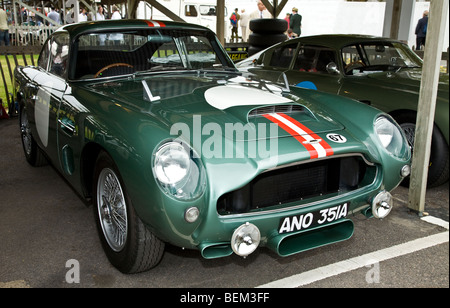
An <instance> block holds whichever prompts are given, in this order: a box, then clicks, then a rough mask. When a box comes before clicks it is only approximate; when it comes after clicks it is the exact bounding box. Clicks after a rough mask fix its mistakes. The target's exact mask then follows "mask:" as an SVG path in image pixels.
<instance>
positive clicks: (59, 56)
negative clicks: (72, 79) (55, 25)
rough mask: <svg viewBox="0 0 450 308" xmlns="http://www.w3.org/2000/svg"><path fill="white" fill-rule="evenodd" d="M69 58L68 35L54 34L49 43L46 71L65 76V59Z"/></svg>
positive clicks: (66, 62)
mask: <svg viewBox="0 0 450 308" xmlns="http://www.w3.org/2000/svg"><path fill="white" fill-rule="evenodd" d="M68 58H69V35H68V34H67V33H61V34H57V35H54V36H53V38H52V40H51V44H50V53H49V59H50V61H49V65H48V71H49V72H50V73H52V74H54V75H56V76H59V77H61V78H64V79H65V78H66V76H67V64H68V61H67V59H68Z"/></svg>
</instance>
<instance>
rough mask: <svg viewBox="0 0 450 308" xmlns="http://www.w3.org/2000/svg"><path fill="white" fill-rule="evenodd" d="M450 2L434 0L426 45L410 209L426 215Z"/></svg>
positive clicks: (410, 190)
mask: <svg viewBox="0 0 450 308" xmlns="http://www.w3.org/2000/svg"><path fill="white" fill-rule="evenodd" d="M447 10H448V0H432V1H431V4H430V14H429V20H428V30H427V42H426V44H425V54H424V65H423V70H422V82H421V85H420V94H419V106H418V114H417V122H416V133H415V139H414V155H413V164H412V170H411V181H410V187H409V200H408V207H409V208H410V209H411V210H413V211H416V212H418V213H419V215H423V212H424V210H425V193H426V188H427V177H428V164H429V160H430V148H431V135H432V133H433V122H434V114H435V109H436V97H437V88H438V81H439V73H440V68H439V67H440V61H441V57H442V47H443V37H444V34H445V24H446V19H447Z"/></svg>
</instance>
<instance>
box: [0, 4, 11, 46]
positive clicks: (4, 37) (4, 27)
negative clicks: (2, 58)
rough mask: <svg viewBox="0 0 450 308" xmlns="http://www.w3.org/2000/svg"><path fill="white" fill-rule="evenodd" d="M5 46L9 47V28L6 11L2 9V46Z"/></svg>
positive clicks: (0, 19)
mask: <svg viewBox="0 0 450 308" xmlns="http://www.w3.org/2000/svg"><path fill="white" fill-rule="evenodd" d="M3 43H4V44H5V46H9V27H8V16H7V15H6V12H5V10H4V9H3V8H2V7H0V46H1V45H3Z"/></svg>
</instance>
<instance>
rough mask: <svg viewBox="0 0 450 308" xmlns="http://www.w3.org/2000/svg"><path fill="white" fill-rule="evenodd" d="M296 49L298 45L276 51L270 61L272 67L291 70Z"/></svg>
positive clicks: (287, 46) (293, 44) (283, 47)
mask: <svg viewBox="0 0 450 308" xmlns="http://www.w3.org/2000/svg"><path fill="white" fill-rule="evenodd" d="M296 48H297V43H292V44H287V45H283V46H281V47H278V48H277V49H275V50H274V51H273V54H272V59H271V60H270V66H273V67H280V68H289V66H290V64H291V62H292V58H293V57H294V53H295V49H296Z"/></svg>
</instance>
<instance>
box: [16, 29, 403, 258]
mask: <svg viewBox="0 0 450 308" xmlns="http://www.w3.org/2000/svg"><path fill="white" fill-rule="evenodd" d="M149 27H150V24H149V22H148V21H120V22H117V23H114V22H107V23H92V24H87V23H84V24H77V25H72V26H67V27H63V28H62V29H61V30H59V31H57V33H63V32H67V33H69V35H70V38H71V41H70V42H71V45H70V49H69V50H70V52H72V51H73V50H74V49H73V48H74V47H72V46H73V44H74V41H75V38H76V37H77V36H80V35H83V34H85V33H91V32H92V33H98V32H100V31H103V30H104V29H108V31H113V30H115V29H122V30H123V31H124V33H125V32H126V31H128V30H135V29H145V30H147V29H148V28H149ZM164 28H165V29H175V30H178V29H182V30H183V31H191V30H192V31H197V32H198V31H200V32H204V33H207V34H208V35H212V32H211V31H209V30H207V29H204V28H202V27H198V26H195V25H186V24H179V23H169V22H165V24H164ZM216 52H217V53H223V55H222V56H223V57H226V58H227V59H228V60H227V61H229V63H231V60H229V58H228V56H227V55H226V53H225V52H224V51H223V49H222V47H220V48H219V49H218V50H216ZM70 59H71V58H70V57H69V60H70ZM69 63H70V64H69V65H77V62H74V61H72V62H69ZM69 71H70V68H69ZM42 74H43V76H44V75H45V76H48V72H45V70H43V69H42V68H37V67H22V68H18V69H17V70H16V72H15V83H16V93H15V96H16V97H17V98H18V99H19V100H20V101H21V107H22V108H23V110H24V112H25V114H26V116H27V118H28V120H29V122H30V124H31V125H30V126H31V135H32V136H33V138H34V139H35V141H36V143H37V145H38V147H39V148H40V149H41V150H42V151H43V152H45V154H46V156H47V157H48V158H49V159H50V161H51V163H52V164H53V165H54V166H55V167H56V168H57V169H58V170H59V171H60V172H61V174H62V175H63V176H64V178H65V179H67V181H68V182H69V183H70V184H71V185H72V186H73V187H74V189H75V190H76V191H77V192H78V193H79V194H80V195H81V196H82V197H83V198H86V199H91V198H93V196H92V194H93V189H92V187H93V186H95V183H93V181H94V180H93V174H94V170H95V165H96V161H97V156H98V155H99V153H100V152H101V151H104V152H106V153H108V155H110V156H111V158H112V160H113V161H114V164H115V166H116V167H117V169H118V171H119V173H120V177H121V179H122V181H123V183H124V185H125V187H126V191H127V193H128V195H129V197H130V199H131V202H132V206H133V208H134V210H135V211H136V213H137V215H138V217H139V218H140V220H141V221H142V222H143V223H144V224H145V226H146V227H147V228H148V230H149V231H150V232H152V233H153V234H154V235H156V236H157V237H158V238H159V239H160V240H162V241H164V242H168V243H171V244H173V245H176V246H179V247H186V248H192V249H198V250H200V251H201V253H202V255H203V256H204V257H205V258H216V257H222V256H227V255H230V254H231V253H233V249H232V247H231V246H232V245H231V241H232V236H233V233H234V232H235V230H236V229H237V228H238V227H239V226H242V225H245V224H246V223H250V224H253V225H255V226H257V228H258V229H259V232H260V246H267V247H269V248H271V249H273V250H275V251H277V252H278V253H279V254H280V255H290V254H292V253H297V252H300V251H303V250H307V249H311V248H314V247H318V246H322V245H326V244H329V243H333V242H337V241H341V240H345V239H347V238H349V237H350V236H351V235H352V234H353V224H352V222H351V220H349V219H348V218H347V217H344V216H349V215H350V214H352V213H354V214H356V213H364V214H365V215H367V216H371V213H370V212H371V202H372V200H373V199H374V198H375V197H376V196H377V195H378V194H379V193H380V192H383V191H391V190H392V189H394V188H395V187H396V186H397V185H398V184H399V183H400V182H401V181H402V179H403V177H402V175H401V170H402V168H404V166H408V165H409V163H410V158H411V157H410V156H411V154H410V151H409V147H408V146H407V143H406V140H405V138H404V136H403V135H402V134H401V133H400V135H401V138H400V141H399V142H400V145H399V147H400V152H398V153H397V155H393V154H392V153H389V152H388V151H387V150H386V149H385V148H384V147H383V146H382V145H381V144H380V139H379V136H378V135H377V133H376V132H375V129H374V123H375V121H376V120H377V119H378V118H379V117H380V116H381V117H386V118H387V119H390V117H389V116H388V115H386V114H384V113H383V112H380V111H379V110H377V109H375V108H371V107H369V106H365V105H363V104H360V103H358V102H356V101H353V100H349V99H346V98H343V97H340V96H336V95H332V94H326V93H320V92H315V91H309V90H304V89H300V88H297V87H291V88H290V90H289V91H287V90H288V89H283V91H284V92H282V91H280V92H276V91H274V90H273V89H274V88H271V87H278V86H274V85H272V86H269V85H267V84H266V83H265V82H261V81H248V80H246V79H245V78H244V77H242V76H240V73H238V72H237V70H236V69H235V68H234V67H232V69H231V70H228V71H226V70H224V71H221V70H219V71H201V70H183V71H179V72H177V71H171V70H170V71H166V72H157V73H148V74H139V75H138V74H131V75H130V74H128V75H124V76H115V77H106V78H98V79H96V78H93V79H87V80H70V78H68V79H67V80H63V79H55V80H58V81H53V82H50V83H49V82H48V80H47V82H46V81H45V80H42V79H45V78H44V77H42V76H41V77H39V75H42ZM46 87H49V88H51V89H48V91H49V93H47V96H45V95H44V97H47V99H44V100H45V102H44V103H45V105H46V106H47V107H46V108H48V110H47V109H46V110H45V111H46V112H48V119H50V120H49V121H48V124H47V128H45V129H48V135H47V137H48V138H44V139H47V140H45V141H43V140H42V139H43V138H42V129H43V128H42V127H41V126H42V124H40V123H38V121H42V120H38V119H37V115H38V114H39V112H42V111H39V110H36V108H35V107H36V106H37V105H36V104H37V103H36V101H38V100H39V99H42V93H44V94H45V93H46V92H45V88H46ZM147 87H149V88H150V89H151V93H150V92H149V91H148V89H147ZM36 88H40V89H41V90H40V91H41V92H39V93H40V95H37V96H38V98H36V92H35V91H36V90H35V89H36ZM281 88H282V87H281ZM281 88H280V89H281ZM42 89H44V90H42ZM277 89H278V88H277ZM246 91H247V92H248V93H250V94H249V96H248V97H242V98H241V100H239V99H236V101H231V102H230V106H225V107H220V106H221V105H220V104H223V98H221V97H220V95H218V93H230V100H233V97H235V96H233V95H232V93H233V92H234V93H247V92H246ZM39 93H38V94H39ZM253 94H254V95H258V97H261V98H263V99H264V100H263V101H258V103H257V104H256V103H251V102H250V103H248V102H246V101H245V100H246V99H249V100H251V98H252V97H251V95H253ZM149 96H154V97H158V98H157V99H151V98H150V99H149ZM216 100H218V101H216ZM277 106H284V107H286V106H288V107H292V106H295V108H298V109H297V111H296V112H292V113H288V111H284V112H285V113H286V114H288V115H289V116H290V117H291V119H294V120H292V121H298V122H301V123H302V124H304V125H305V126H306V127H308V128H309V129H310V130H311V131H313V132H314V133H315V136H316V137H315V140H312V141H311V143H315V142H321V140H326V141H327V142H328V144H329V146H330V148H331V149H332V150H331V151H332V152H330V153H328V152H327V153H328V154H327V156H326V157H320V158H311V157H312V155H313V154H312V153H313V152H314V151H313V150H308V149H307V147H305V145H303V144H302V143H300V142H299V140H298V136H297V135H295V134H294V135H293V134H292V133H289V131H288V130H286V129H283V128H282V127H281V126H280V125H278V126H277V125H275V123H274V122H273V121H271V120H270V119H269V118H267V117H265V116H264V115H265V114H264V113H263V114H259V115H258V114H257V115H256V116H251V114H252V112H254V111H255V110H259V109H261V108H266V107H269V108H272V107H273V108H276V107H277ZM40 108H41V107H40ZM275 112H276V111H275ZM389 121H391V120H389ZM249 123H253V124H252V125H249ZM392 123H393V125H394V126H395V125H396V124H395V122H394V121H392ZM271 124H272V125H271ZM261 127H263V128H264V129H263V130H262V129H259V128H261ZM395 127H396V126H395ZM241 128H244V130H245V132H244V133H243V134H240V131H239V130H240V129H241ZM230 129H231V132H232V134H231V135H227V132H229V131H230ZM270 129H272V130H270ZM399 131H400V130H399ZM271 132H272V133H273V132H276V149H274V150H276V155H266V156H264V155H254V152H252V149H260V148H264V149H266V150H267V149H268V148H269V144H270V142H271V141H272V142H274V141H275V140H273V139H271V138H270V137H273V136H272V135H270V133H271ZM328 134H337V135H338V136H340V137H341V138H343V139H345V142H333V140H332V139H330V138H329V137H327V135H328ZM172 141H178V142H180V141H181V142H183V143H184V144H186V145H187V146H188V147H189V148H191V149H192V152H194V153H197V154H198V156H199V160H198V161H199V164H200V165H201V167H202V168H203V169H204V170H205V181H204V183H203V184H202V185H204V189H203V191H202V193H201V194H200V195H199V196H196V197H194V198H192V199H189V200H181V199H179V198H176V197H174V195H171V194H170V193H167V191H164V190H163V189H162V188H161V185H160V183H158V180H157V179H156V177H155V171H154V166H155V164H156V163H155V160H156V157H157V155H158V154H157V152H158V150H159V149H161V147H162V146H163V145H164V144H167V142H172ZM230 150H231V152H227V151H230ZM271 154H273V153H271ZM332 161H333V162H334V161H339V163H337V164H338V165H339V166H340V167H339V168H340V169H339V170H341V169H345V167H349V168H351V167H352V166H355V164H356V165H358V166H359V167H358V168H361V170H360V171H359V172H360V173H361V178H360V179H358V183H356V184H355V187H352V188H344V189H341V188H340V186H342V187H344V186H346V185H347V184H345V185H344V184H342V183H341V184H339V183H336V184H335V185H336V186H335V187H334V188H332V189H330V191H329V192H327V193H326V195H322V193H321V192H317V193H311V195H310V196H308V197H307V198H305V199H304V200H289V198H287V199H285V200H284V201H283V202H281V204H279V203H276V204H270V205H265V206H264V207H262V208H252V209H247V210H245V211H239V210H238V209H234V208H233V205H232V202H231V209H230V208H229V204H230V202H228V201H226V200H225V201H224V199H223V196H225V195H227V194H234V195H233V196H236V195H238V194H239V193H240V192H242V191H245V187H247V186H248V185H250V184H249V183H252V181H254V180H255V178H258V177H262V179H263V181H264V180H266V179H267V178H269V182H266V184H264V185H265V186H263V189H262V190H264V188H267V187H270V186H271V185H272V184H270V183H274V182H270V181H274V180H272V179H270V177H265V176H266V175H271V176H272V174H273V173H275V177H274V178H275V179H280V178H282V177H283V172H284V170H288V168H293V169H292V172H293V174H296V173H295V172H298V171H297V170H298V169H295V168H301V166H305V168H309V167H308V166H309V165H310V164H311V163H313V164H317V167H315V168H316V169H311V170H309V172H312V173H311V176H314V175H315V173H314V171H315V170H319V169H320V170H322V169H324V168H325V167H326V164H329V165H330V166H331V165H334V163H331V162H332ZM328 162H330V163H328ZM299 166H300V167H299ZM324 166H325V167H324ZM339 170H338V171H339ZM331 171H332V170H331V169H330V171H329V172H330V173H331ZM339 172H342V173H345V172H344V171H339ZM349 174H351V172H349ZM328 176H329V177H330V178H332V175H331V174H330V175H328ZM344 178H345V176H342V177H341V179H340V181H341V182H345V181H346V180H345V179H344ZM349 181H351V180H349ZM267 183H269V184H267ZM347 186H351V185H350V184H348V185H347ZM280 187H282V186H281V185H280ZM255 189H256V188H255ZM280 189H281V188H280ZM234 192H237V193H234ZM267 193H269V194H270V191H267ZM262 199H264V198H262ZM263 201H264V200H263ZM243 203H244V205H245V202H243ZM218 204H223V206H219V205H218ZM343 207H345V208H346V211H345V215H344V214H343V213H344V212H343ZM190 208H196V209H198V213H199V214H198V218H197V219H196V220H195V221H194V222H188V221H186V217H185V215H186V211H187V210H188V209H190ZM329 208H333V211H335V212H333V217H332V218H333V219H331V218H330V219H329V223H324V224H323V225H317V226H311V228H308V229H306V230H303V229H302V228H301V227H300V228H296V229H295V228H293V227H292V229H291V230H290V232H286V233H280V232H278V231H279V228H280V223H281V222H282V221H283V219H284V218H286V217H291V216H296V217H298V218H300V216H302V215H303V216H304V215H308V213H312V212H317V213H319V212H320V211H321V210H322V211H325V210H327V209H329ZM340 214H341V216H340V217H338V215H340ZM310 216H311V215H310ZM311 217H312V216H311ZM334 218H335V219H334Z"/></svg>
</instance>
